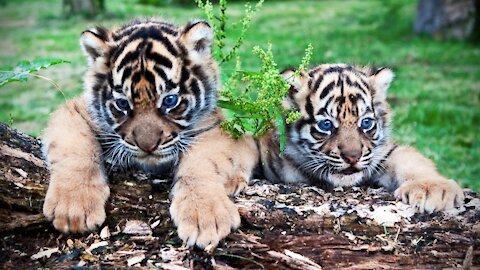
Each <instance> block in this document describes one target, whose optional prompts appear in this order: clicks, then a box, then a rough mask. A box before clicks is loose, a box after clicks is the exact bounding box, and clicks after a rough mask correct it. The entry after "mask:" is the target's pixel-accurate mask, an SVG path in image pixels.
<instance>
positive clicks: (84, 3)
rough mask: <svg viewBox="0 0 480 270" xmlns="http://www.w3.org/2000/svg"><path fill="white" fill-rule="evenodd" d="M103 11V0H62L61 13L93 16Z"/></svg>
mask: <svg viewBox="0 0 480 270" xmlns="http://www.w3.org/2000/svg"><path fill="white" fill-rule="evenodd" d="M103 11H105V1H104V0H63V13H64V14H66V15H73V14H81V15H85V16H93V15H97V14H99V13H102V12H103Z"/></svg>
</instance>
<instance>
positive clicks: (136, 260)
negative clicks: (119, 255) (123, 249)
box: [127, 253, 145, 266]
mask: <svg viewBox="0 0 480 270" xmlns="http://www.w3.org/2000/svg"><path fill="white" fill-rule="evenodd" d="M144 259H145V254H143V253H141V254H138V255H135V256H133V257H130V258H128V259H127V265H128V266H132V265H135V264H137V263H139V262H141V261H143V260H144Z"/></svg>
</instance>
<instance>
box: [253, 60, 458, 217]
mask: <svg viewBox="0 0 480 270" xmlns="http://www.w3.org/2000/svg"><path fill="white" fill-rule="evenodd" d="M283 77H284V78H285V79H286V80H287V82H288V83H289V84H290V86H291V88H290V90H289V95H288V97H287V98H286V99H285V100H284V104H285V106H286V107H289V108H295V109H297V110H298V111H299V112H300V113H301V117H300V119H298V120H297V121H295V122H294V123H291V124H289V125H288V126H287V143H286V148H285V150H284V152H283V153H280V151H279V146H278V145H279V144H278V135H277V133H276V132H275V131H271V132H270V133H269V134H267V135H266V136H264V137H263V138H261V139H260V140H259V144H258V145H259V155H260V157H259V159H260V160H261V164H262V168H263V172H264V175H265V176H266V178H267V179H269V180H271V181H273V182H285V183H298V182H301V183H308V184H313V185H318V186H321V187H323V188H326V189H330V188H334V187H343V186H358V185H363V184H367V185H376V186H383V187H386V188H387V189H389V190H391V191H392V192H393V191H395V194H396V195H397V196H398V197H399V198H401V199H402V200H403V201H404V202H405V203H410V204H411V205H412V206H415V207H417V209H418V211H420V212H424V211H428V212H433V211H440V210H445V209H451V208H453V207H454V205H455V204H457V205H459V204H461V203H462V202H463V192H462V190H461V188H460V187H459V185H458V184H457V183H456V182H454V181H453V180H448V179H446V178H445V177H444V176H442V175H440V174H439V173H438V172H437V170H436V168H435V165H434V164H433V162H432V161H430V160H429V159H427V158H425V157H424V156H422V155H421V154H420V153H419V152H418V151H416V150H415V149H413V148H410V147H405V146H399V145H397V144H395V143H394V142H393V141H392V140H391V138H390V120H391V112H390V108H389V105H388V103H387V100H386V97H387V89H388V87H389V86H390V83H391V81H392V79H393V77H394V75H393V73H392V71H391V70H390V69H387V68H382V69H371V68H363V69H361V68H356V67H353V66H350V65H345V64H325V65H319V66H317V67H315V68H313V69H311V70H310V71H308V72H302V73H301V74H300V76H299V77H295V76H294V71H293V70H288V71H285V72H284V73H283Z"/></svg>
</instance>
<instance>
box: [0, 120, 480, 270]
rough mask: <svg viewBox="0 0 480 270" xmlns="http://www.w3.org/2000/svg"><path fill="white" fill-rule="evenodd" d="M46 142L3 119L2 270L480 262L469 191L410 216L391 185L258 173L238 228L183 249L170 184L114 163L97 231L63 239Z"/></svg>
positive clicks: (476, 202) (479, 211)
mask: <svg viewBox="0 0 480 270" xmlns="http://www.w3.org/2000/svg"><path fill="white" fill-rule="evenodd" d="M40 149H41V142H40V141H39V140H36V139H33V138H31V137H29V136H26V135H23V134H21V133H19V132H17V131H16V130H14V129H11V128H9V127H7V126H6V125H4V124H2V123H0V269H39V268H41V269H44V268H50V269H71V268H78V269H80V268H82V269H83V268H85V269H90V268H93V269H97V268H108V269H110V268H125V267H126V266H127V265H128V266H132V265H137V266H142V267H143V268H145V269H152V268H159V269H189V268H190V269H192V268H194V269H220V270H231V269H260V268H262V269H276V270H283V269H302V270H303V269H307V270H320V269H322V268H323V269H408V270H411V269H443V268H451V269H454V268H455V269H459V267H460V268H463V269H479V268H478V267H480V198H479V196H478V195H477V194H475V193H473V192H471V191H468V190H465V206H464V207H462V208H461V209H457V210H454V211H453V212H451V213H450V214H449V213H436V214H431V215H428V214H425V215H418V214H417V215H413V212H412V211H411V209H410V210H409V208H405V207H406V206H405V205H403V204H401V203H397V202H396V201H395V199H394V198H393V197H392V195H391V193H388V192H386V191H385V190H383V189H371V188H368V189H365V188H353V189H349V190H343V189H336V190H334V191H333V192H325V191H323V190H321V189H318V188H316V187H298V186H288V185H274V184H271V183H268V182H265V181H258V180H257V181H254V183H252V185H250V186H249V187H248V188H247V189H246V191H245V192H244V193H243V194H242V195H239V196H237V197H236V205H237V206H238V207H239V211H240V215H241V217H242V226H241V227H240V229H239V230H238V231H236V232H234V233H232V234H231V235H230V236H229V237H228V238H227V239H226V240H225V241H224V243H223V244H222V245H221V246H220V247H219V248H218V249H217V250H215V251H214V252H213V254H207V253H206V252H204V251H201V250H198V249H195V250H188V249H184V248H182V247H181V241H180V240H179V239H178V237H176V234H175V232H176V230H175V227H174V226H173V224H172V222H171V220H170V215H169V212H168V208H169V205H170V201H169V196H168V193H169V189H170V185H171V182H170V181H167V180H160V179H159V178H158V176H153V175H145V174H141V173H138V172H130V171H129V172H117V171H114V172H113V173H112V175H110V177H109V179H110V183H111V184H110V187H111V191H112V192H111V196H110V199H109V202H108V203H107V212H108V214H107V220H106V222H105V224H104V225H103V226H102V229H101V232H100V233H99V232H98V231H97V232H95V233H92V234H85V235H79V234H70V235H62V234H61V233H59V232H57V231H55V230H54V229H53V226H52V225H51V223H50V222H49V221H47V220H46V219H45V218H44V216H43V214H42V205H43V198H44V197H45V190H46V187H47V183H48V177H49V176H48V168H47V165H46V164H45V162H44V161H43V160H42V155H41V151H40ZM379 222H382V223H379ZM127 227H128V230H127ZM110 231H111V233H110ZM49 251H51V253H49ZM42 253H43V254H42ZM132 261H133V262H132ZM137 262H138V264H137ZM82 266H83V267H82ZM143 268H142V269H143Z"/></svg>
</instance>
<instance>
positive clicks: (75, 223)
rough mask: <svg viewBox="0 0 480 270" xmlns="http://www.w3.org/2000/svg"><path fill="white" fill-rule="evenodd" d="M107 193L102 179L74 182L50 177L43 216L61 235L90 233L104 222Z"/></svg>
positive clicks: (106, 186) (108, 191) (107, 188)
mask: <svg viewBox="0 0 480 270" xmlns="http://www.w3.org/2000/svg"><path fill="white" fill-rule="evenodd" d="M88 181H90V182H88ZM109 194H110V189H109V187H108V185H107V184H106V183H105V181H104V180H103V179H101V180H96V181H94V180H86V181H85V182H81V183H78V182H77V183H75V180H74V181H71V182H69V179H65V178H64V179H53V178H52V180H51V184H50V186H49V187H48V191H47V195H46V197H45V203H44V204H43V213H44V215H45V216H46V217H47V218H48V219H49V220H53V226H54V227H55V228H56V229H57V230H59V231H61V232H63V233H68V232H72V233H83V232H87V231H93V230H95V229H96V228H97V226H100V225H101V224H102V223H103V222H104V221H105V217H106V214H105V203H106V201H107V199H108V196H109Z"/></svg>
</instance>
